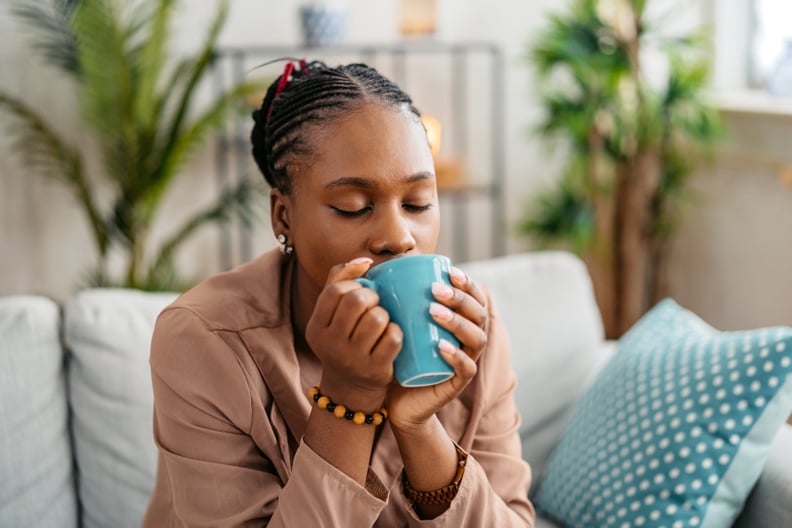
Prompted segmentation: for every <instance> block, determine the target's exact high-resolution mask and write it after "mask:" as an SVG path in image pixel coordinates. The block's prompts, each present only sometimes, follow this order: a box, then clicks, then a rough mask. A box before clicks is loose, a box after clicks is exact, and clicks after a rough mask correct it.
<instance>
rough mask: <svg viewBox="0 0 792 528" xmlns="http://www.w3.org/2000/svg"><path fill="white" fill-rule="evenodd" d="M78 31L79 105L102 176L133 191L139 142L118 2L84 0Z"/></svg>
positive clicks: (78, 13)
mask: <svg viewBox="0 0 792 528" xmlns="http://www.w3.org/2000/svg"><path fill="white" fill-rule="evenodd" d="M74 27H75V31H77V33H78V34H79V35H80V39H79V42H78V56H79V60H80V65H81V68H82V71H83V84H82V90H81V108H82V113H83V117H84V119H85V120H86V122H87V123H88V124H90V125H91V127H92V128H93V129H94V130H95V131H96V133H97V134H96V136H97V139H98V140H99V142H100V145H101V148H102V156H103V162H104V165H105V167H106V169H107V170H106V175H107V176H110V177H111V181H112V182H113V183H114V184H115V185H116V186H118V188H120V189H122V190H123V191H124V192H127V193H130V194H135V193H136V192H137V188H136V181H137V174H136V173H135V168H136V167H137V159H138V156H139V154H138V153H139V145H138V140H137V136H136V126H135V122H134V109H133V101H134V97H135V96H134V94H135V89H136V86H135V78H134V70H133V68H134V65H133V64H131V63H130V57H129V56H128V53H127V46H128V42H129V41H128V34H127V32H126V30H125V27H124V23H123V20H122V13H121V9H120V7H119V6H118V2H112V1H107V0H83V1H82V2H81V4H80V7H79V8H78V9H77V11H76V12H75V16H74Z"/></svg>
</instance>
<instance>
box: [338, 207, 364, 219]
mask: <svg viewBox="0 0 792 528" xmlns="http://www.w3.org/2000/svg"><path fill="white" fill-rule="evenodd" d="M330 209H331V210H332V211H333V212H334V213H335V214H337V215H339V216H345V217H347V218H354V217H357V216H363V215H364V214H366V213H368V212H369V211H370V210H371V207H363V208H362V209H355V210H354V211H348V210H346V209H339V208H338V207H333V206H332V205H331V206H330Z"/></svg>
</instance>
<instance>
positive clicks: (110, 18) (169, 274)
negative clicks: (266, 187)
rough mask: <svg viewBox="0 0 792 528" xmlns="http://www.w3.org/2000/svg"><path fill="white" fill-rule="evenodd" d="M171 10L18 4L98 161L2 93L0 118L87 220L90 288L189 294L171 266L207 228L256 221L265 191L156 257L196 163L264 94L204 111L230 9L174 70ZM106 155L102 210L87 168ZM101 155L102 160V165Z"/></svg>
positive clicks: (239, 91)
mask: <svg viewBox="0 0 792 528" xmlns="http://www.w3.org/2000/svg"><path fill="white" fill-rule="evenodd" d="M175 4H176V2H175V1H174V0H141V1H139V2H130V3H126V2H117V1H113V0H51V1H50V2H39V1H34V0H25V1H17V2H16V3H14V4H13V6H12V12H13V14H14V15H15V16H16V17H17V18H18V19H19V20H20V21H22V22H24V23H25V24H26V25H27V26H28V27H30V28H32V29H33V30H35V38H36V40H35V42H34V45H35V49H36V50H38V51H39V52H41V54H42V55H43V57H44V59H45V60H46V61H47V63H48V64H49V65H51V66H53V67H55V68H58V69H59V70H60V71H61V72H63V73H65V74H66V75H67V76H68V77H70V78H71V79H73V81H74V82H75V83H76V86H77V93H78V97H79V101H78V104H79V110H80V118H81V121H82V124H83V126H84V127H85V130H87V131H89V132H90V135H91V136H92V138H93V141H94V142H95V146H96V147H98V149H91V150H89V149H86V148H85V146H84V145H75V144H73V143H72V142H71V141H69V139H68V138H66V137H63V136H60V135H58V134H57V133H56V132H55V131H54V129H53V128H52V127H51V125H50V124H49V123H48V121H47V119H46V117H45V116H46V109H45V110H44V111H43V112H39V111H38V110H37V109H34V108H32V107H31V106H30V105H28V104H27V103H25V102H24V101H23V100H22V99H21V98H18V97H14V96H12V95H10V94H7V93H0V111H2V113H3V114H5V115H4V116H3V117H5V118H7V119H9V120H11V122H12V124H13V126H12V127H11V128H10V129H11V130H12V134H13V138H12V141H13V147H14V148H15V150H16V151H17V152H18V153H19V155H20V158H21V160H22V161H23V162H24V163H25V164H26V167H27V168H29V169H31V170H32V171H35V172H36V173H38V174H39V175H41V176H43V177H46V178H50V179H52V180H55V181H58V182H60V183H61V184H63V185H64V186H65V187H66V188H67V189H68V190H69V191H70V193H71V195H72V196H73V198H74V199H75V200H76V201H77V203H78V204H79V205H80V208H81V210H82V212H83V213H84V215H85V217H86V218H87V220H88V225H89V226H90V229H91V234H92V238H93V242H94V244H95V246H96V250H97V254H98V263H97V265H96V267H95V269H93V270H91V273H90V279H89V285H91V286H123V287H130V288H140V289H147V290H174V289H175V290H178V289H183V288H184V287H186V286H188V283H187V282H186V281H185V280H184V279H183V278H181V277H180V276H179V275H178V273H177V271H176V269H175V267H174V264H173V255H174V252H175V251H176V250H177V249H178V247H179V246H180V245H181V244H182V242H184V240H186V239H187V238H189V237H190V235H192V234H193V233H194V232H195V231H196V230H197V229H198V228H199V227H201V226H203V225H205V224H208V223H213V222H225V221H228V220H230V219H232V218H236V219H242V220H243V221H249V220H250V219H251V215H252V211H253V207H252V206H253V200H252V199H253V197H254V196H255V195H257V194H258V193H256V192H255V191H256V189H255V188H254V186H252V185H251V184H249V183H246V182H242V183H239V184H238V185H236V186H234V187H231V188H228V189H226V190H225V191H224V192H223V193H222V194H221V196H220V197H219V198H218V200H217V201H216V203H214V204H212V205H211V206H210V207H208V208H207V209H204V210H201V211H197V212H196V213H195V214H194V216H192V217H191V218H190V219H188V220H187V221H186V222H185V223H184V224H183V225H181V226H178V227H177V228H176V229H175V230H174V231H173V232H172V233H171V234H170V237H169V238H167V239H166V240H165V241H164V242H162V243H161V244H159V245H158V246H156V247H152V244H151V243H150V240H149V233H150V231H151V227H152V225H153V223H154V220H155V218H156V216H157V213H158V212H159V210H160V205H161V203H162V198H163V196H164V195H165V192H166V190H167V189H168V188H169V187H170V186H171V184H172V183H173V181H174V180H175V179H176V178H177V177H178V176H179V175H180V174H181V173H180V170H181V169H182V168H183V167H184V165H185V163H186V162H187V161H188V160H189V158H190V154H191V153H192V152H194V151H195V150H196V149H198V148H199V147H200V146H202V145H204V144H205V142H206V140H207V139H208V138H209V137H210V135H211V133H212V132H213V131H215V130H217V129H218V128H219V127H220V126H222V125H223V124H224V123H225V120H226V119H227V118H228V117H229V113H230V111H232V110H233V109H234V108H235V107H237V106H239V107H241V104H240V102H241V101H243V100H244V98H245V96H248V95H250V94H251V93H254V92H256V91H260V90H261V86H260V84H259V83H255V82H245V83H241V84H238V85H236V86H233V87H231V88H230V89H229V90H227V91H226V92H224V93H222V94H220V95H218V96H217V97H216V98H214V99H213V100H211V101H210V102H209V103H208V104H207V105H206V106H205V107H204V108H202V109H200V110H198V109H196V108H195V106H196V105H195V99H196V92H197V89H198V86H199V84H200V82H201V81H202V79H204V77H205V76H206V75H207V73H208V72H209V68H210V66H211V64H212V61H213V59H214V57H215V53H216V52H215V49H216V43H217V37H218V34H219V32H220V29H221V28H222V26H223V23H224V20H225V16H226V5H225V3H222V4H221V5H220V7H219V9H218V11H217V13H216V14H215V16H214V19H213V21H212V24H211V26H210V28H209V31H208V33H207V35H206V36H205V38H204V42H203V45H202V47H201V49H200V50H199V51H198V53H197V54H195V55H192V56H187V57H184V58H183V59H181V60H180V61H178V62H177V63H175V64H174V63H172V61H170V60H169V59H170V57H169V54H168V49H167V41H168V36H169V28H170V21H171V17H172V15H173V12H174V10H175ZM96 150H98V156H99V158H100V159H99V160H98V161H99V164H98V165H99V166H100V167H101V169H102V170H101V172H100V174H99V176H100V177H101V180H102V182H101V184H102V185H103V186H106V187H109V188H110V189H111V190H112V198H111V199H110V200H109V201H105V200H103V199H100V197H99V194H98V193H97V192H96V190H95V189H94V186H93V184H92V180H91V179H89V177H88V174H87V170H86V166H87V165H88V159H89V158H88V157H89V156H90V155H92V154H90V152H95V151H96ZM93 155H96V154H95V153H94V154H93ZM119 250H120V253H121V254H122V255H123V256H124V259H125V267H126V269H125V272H124V273H123V276H113V274H112V273H111V271H110V270H109V269H108V258H109V257H110V254H111V252H112V251H119Z"/></svg>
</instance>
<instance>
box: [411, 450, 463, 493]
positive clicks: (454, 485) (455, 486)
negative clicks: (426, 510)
mask: <svg viewBox="0 0 792 528" xmlns="http://www.w3.org/2000/svg"><path fill="white" fill-rule="evenodd" d="M454 447H456V451H457V457H458V462H457V472H456V476H455V477H454V481H453V482H451V484H449V485H448V486H445V487H442V488H440V489H436V490H432V491H418V490H416V489H413V487H412V486H410V481H409V480H407V476H406V475H404V477H403V478H402V488H403V489H404V496H405V497H407V500H409V501H411V502H412V503H413V504H449V503H450V502H451V501H452V500H454V497H456V494H457V491H459V483H460V482H462V476H463V475H464V474H465V465H466V464H467V457H468V455H467V453H465V452H464V451H463V450H462V448H461V447H459V446H458V445H456V444H454Z"/></svg>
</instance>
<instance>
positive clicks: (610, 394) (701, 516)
mask: <svg viewBox="0 0 792 528" xmlns="http://www.w3.org/2000/svg"><path fill="white" fill-rule="evenodd" d="M790 372H792V328H787V327H774V328H762V329H756V330H747V331H739V332H721V331H718V330H716V329H714V328H712V327H710V326H708V325H707V324H706V323H705V322H704V321H702V320H701V319H700V318H699V317H697V316H696V315H694V314H693V313H691V312H690V311H688V310H686V309H684V308H682V307H680V306H679V305H678V304H677V303H675V302H674V301H673V300H671V299H666V300H664V301H662V302H661V303H659V304H658V305H657V306H655V307H654V308H653V309H652V310H650V311H649V312H648V313H647V314H646V315H645V316H644V317H643V318H642V319H641V320H640V321H638V323H636V325H635V326H634V327H633V328H632V329H631V330H630V331H629V332H627V334H625V335H624V336H623V337H622V339H621V340H620V342H619V347H618V350H617V352H616V354H615V355H614V356H613V358H612V359H611V360H610V361H609V363H608V364H607V365H606V366H605V367H604V368H603V370H602V371H601V372H600V373H599V374H598V376H597V378H596V380H595V381H594V383H593V384H592V386H591V387H590V388H589V389H588V390H587V391H586V393H585V394H584V396H583V398H582V399H581V402H580V404H579V406H578V408H577V410H576V411H575V414H574V416H573V417H572V419H571V421H570V423H569V425H568V427H567V430H566V431H565V433H564V436H563V438H562V440H561V442H560V443H559V445H558V446H557V447H556V449H555V451H554V452H553V455H552V456H551V459H550V462H549V465H548V469H547V470H546V472H545V475H544V478H543V481H542V483H541V484H540V487H539V491H538V493H537V496H536V499H535V502H536V505H537V508H538V509H539V511H541V512H543V513H544V514H545V515H546V516H548V517H550V518H553V519H555V520H557V521H559V522H561V523H562V524H564V525H566V526H571V527H588V526H596V527H623V526H624V527H627V526H637V527H660V526H664V527H667V528H681V527H688V526H693V527H704V528H714V527H723V528H726V527H729V526H731V525H732V523H733V522H734V519H735V518H736V516H737V514H738V513H739V511H740V510H741V509H742V506H743V504H744V502H745V499H746V497H747V496H748V493H749V492H750V490H751V488H752V486H753V485H754V484H755V482H756V480H757V479H758V477H759V474H760V473H761V470H762V465H763V463H764V461H765V459H766V457H767V453H768V449H769V446H770V443H771V441H772V439H773V436H774V435H775V434H776V432H777V431H778V429H779V428H780V427H781V426H782V424H783V423H784V421H785V420H786V418H787V416H789V414H790V411H792V376H790Z"/></svg>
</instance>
